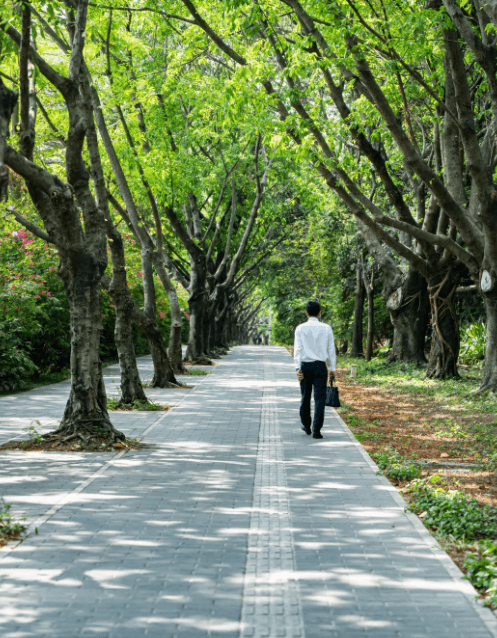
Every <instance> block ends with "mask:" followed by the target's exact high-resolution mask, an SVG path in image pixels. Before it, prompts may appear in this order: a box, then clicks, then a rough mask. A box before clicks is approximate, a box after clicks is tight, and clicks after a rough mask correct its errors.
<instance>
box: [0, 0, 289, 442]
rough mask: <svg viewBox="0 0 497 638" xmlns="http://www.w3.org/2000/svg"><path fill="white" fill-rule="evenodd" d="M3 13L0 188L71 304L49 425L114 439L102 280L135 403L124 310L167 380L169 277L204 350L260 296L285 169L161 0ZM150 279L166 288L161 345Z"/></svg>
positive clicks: (277, 232)
mask: <svg viewBox="0 0 497 638" xmlns="http://www.w3.org/2000/svg"><path fill="white" fill-rule="evenodd" d="M0 20H1V24H0V29H1V33H2V37H1V51H0V55H1V56H2V74H1V75H2V77H1V78H0V192H1V194H2V198H4V199H7V196H8V195H10V203H9V205H8V206H7V209H6V210H7V212H8V213H9V214H10V215H12V216H13V217H14V218H15V220H16V221H17V222H18V223H19V224H21V225H23V226H24V227H25V228H26V229H28V230H29V231H30V232H31V233H33V234H34V235H35V236H37V237H38V238H41V239H42V240H43V241H44V242H46V243H47V244H53V245H54V246H55V248H56V250H57V254H58V258H59V264H58V265H57V268H58V274H59V276H60V278H61V280H62V282H63V286H64V291H65V294H66V296H67V299H68V303H69V308H70V316H71V327H70V334H71V364H70V368H71V377H72V386H71V394H70V397H69V400H68V403H67V406H66V409H65V412H64V417H63V420H62V422H61V424H60V427H59V429H58V430H57V432H56V433H55V434H54V436H57V437H58V438H63V439H64V440H69V439H71V438H76V437H79V438H82V439H84V440H88V439H89V438H91V437H93V436H102V435H103V436H106V437H107V438H109V440H111V441H112V440H114V439H121V438H122V437H123V435H122V434H121V433H120V432H118V431H116V430H115V429H114V427H113V425H112V423H111V421H110V419H109V415H108V412H107V407H106V396H105V388H104V383H103V378H102V369H101V361H100V357H99V343H100V335H101V331H102V321H101V290H102V288H105V289H107V290H108V293H109V295H110V297H111V299H112V301H113V305H114V306H115V314H116V320H115V343H116V347H117V352H118V356H119V362H120V364H121V371H122V372H121V374H122V380H121V392H122V400H123V401H124V402H126V403H130V402H134V401H137V400H138V401H145V400H146V396H145V393H144V390H143V387H142V384H141V381H140V377H139V374H138V370H137V366H136V357H135V352H134V346H133V339H132V329H131V324H132V322H133V323H134V324H135V325H136V326H138V328H139V329H140V330H141V331H142V332H143V334H144V335H145V337H146V339H147V341H148V345H149V349H150V352H151V354H152V358H153V363H154V377H153V380H152V385H153V386H156V387H167V386H169V385H176V384H177V381H176V378H175V374H178V373H181V372H184V364H183V358H182V352H181V325H182V314H183V313H182V312H181V308H180V304H179V301H178V292H177V285H176V284H175V281H176V282H180V283H181V284H182V286H183V287H184V288H186V289H187V290H188V292H189V297H188V315H189V323H190V325H189V341H188V349H187V359H188V360H189V361H191V362H195V363H209V362H210V357H212V356H216V355H218V354H219V353H222V352H225V351H226V349H227V348H228V346H229V343H230V341H232V340H233V339H234V338H236V335H238V334H240V330H242V332H243V331H244V330H246V327H247V326H249V324H250V322H251V321H253V319H254V316H255V315H256V313H257V310H258V307H259V306H260V303H261V302H258V303H257V304H255V305H254V304H253V303H252V302H251V301H250V298H251V294H252V292H253V287H252V288H251V287H250V286H249V285H248V282H249V278H250V275H251V273H253V272H254V271H255V270H256V269H257V267H258V266H259V265H260V264H261V263H262V261H263V260H264V259H265V258H266V256H267V255H269V253H270V252H271V250H272V249H273V248H274V247H275V246H276V245H278V243H279V242H280V241H281V239H282V238H283V236H284V229H283V228H282V226H283V225H284V223H283V224H281V223H280V225H279V226H277V227H275V225H274V224H269V221H270V220H271V219H273V220H274V219H279V220H280V222H286V221H288V219H289V217H291V211H290V210H289V207H288V206H287V205H286V203H285V202H286V196H285V195H284V194H282V193H281V192H279V191H278V188H277V175H278V172H279V171H280V170H281V169H280V168H279V167H278V166H275V160H277V158H274V157H272V155H271V152H270V148H269V146H268V145H267V144H266V143H265V141H264V131H263V126H262V124H263V122H260V123H259V122H258V121H257V120H258V119H259V118H257V117H255V116H256V113H255V112H254V108H252V107H247V112H246V113H244V115H243V117H236V116H235V115H236V114H235V113H233V109H234V108H239V105H238V104H237V103H236V101H235V103H234V104H231V103H230V100H229V92H227V86H226V82H227V77H226V75H227V71H225V66H226V65H225V64H224V63H223V62H222V61H219V60H217V59H216V58H215V57H212V56H209V57H207V58H206V59H202V61H201V62H199V61H198V58H199V56H198V54H197V53H196V48H197V47H196V44H195V42H191V41H189V40H188V39H185V38H184V37H183V34H182V33H181V31H179V30H178V29H177V28H176V27H174V25H171V23H170V20H169V17H168V15H167V14H165V12H162V11H157V12H156V11H153V10H151V11H150V12H148V11H146V12H141V11H140V12H134V11H133V10H129V11H128V10H125V11H123V10H121V7H119V5H118V4H117V3H116V6H115V7H114V6H112V5H110V6H106V7H105V10H102V9H99V8H95V9H90V10H89V7H88V2H87V0H74V1H73V0H68V1H66V2H49V3H46V2H43V3H41V2H40V3H29V2H27V3H20V4H19V5H18V6H16V7H14V10H13V11H12V12H10V10H9V12H7V9H4V10H3V13H2V15H1V16H0ZM186 70H187V71H188V72H187V73H186ZM8 84H10V85H11V86H12V88H9V86H7V85H8ZM228 88H229V87H228ZM9 133H10V136H9ZM49 169H51V170H49ZM52 170H54V171H55V172H52ZM15 176H20V177H22V180H23V182H22V183H23V185H24V187H25V188H26V189H27V194H29V201H28V200H27V199H26V191H23V188H24V187H22V186H21V187H20V188H19V184H17V181H16V179H15ZM12 177H14V179H12ZM123 230H125V232H126V233H128V232H131V234H132V236H133V237H134V240H133V244H135V245H136V246H137V247H138V248H139V250H140V259H141V273H140V276H141V277H142V282H143V303H137V301H136V300H135V298H134V297H133V295H132V294H131V293H130V289H129V286H128V280H127V275H126V265H127V261H126V259H127V258H126V253H125V242H124V241H123V235H122V233H123ZM108 251H109V253H110V262H111V263H110V266H111V267H109V264H108ZM157 285H161V286H163V288H164V291H165V292H166V294H167V298H168V301H169V308H170V313H171V332H170V335H169V338H168V342H169V343H168V345H169V348H167V347H166V341H165V339H164V336H163V334H162V333H161V331H160V329H159V327H158V325H157V307H156V286H157Z"/></svg>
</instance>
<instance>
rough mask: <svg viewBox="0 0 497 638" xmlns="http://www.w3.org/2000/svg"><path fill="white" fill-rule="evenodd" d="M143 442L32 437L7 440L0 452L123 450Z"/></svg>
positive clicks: (140, 446)
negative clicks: (22, 439)
mask: <svg viewBox="0 0 497 638" xmlns="http://www.w3.org/2000/svg"><path fill="white" fill-rule="evenodd" d="M147 447H148V446H147V445H146V444H145V443H140V442H139V441H132V440H130V439H126V440H125V441H118V442H117V443H112V444H110V445H109V444H108V442H107V441H105V440H103V439H102V440H94V439H92V441H91V443H89V444H87V445H84V444H83V442H82V441H78V440H75V439H73V440H72V441H68V442H66V443H63V442H61V441H53V440H50V439H33V440H28V441H26V440H24V441H8V442H7V443H4V444H3V445H0V452H93V453H95V452H122V451H123V450H144V449H147Z"/></svg>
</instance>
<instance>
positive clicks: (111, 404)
mask: <svg viewBox="0 0 497 638" xmlns="http://www.w3.org/2000/svg"><path fill="white" fill-rule="evenodd" d="M107 409H108V410H113V411H117V412H122V411H125V412H130V411H132V410H138V411H140V412H160V411H163V412H167V410H170V409H171V406H170V405H167V403H166V405H161V404H160V403H154V402H153V401H146V402H144V401H135V402H134V403H121V402H120V400H119V399H118V398H117V397H107Z"/></svg>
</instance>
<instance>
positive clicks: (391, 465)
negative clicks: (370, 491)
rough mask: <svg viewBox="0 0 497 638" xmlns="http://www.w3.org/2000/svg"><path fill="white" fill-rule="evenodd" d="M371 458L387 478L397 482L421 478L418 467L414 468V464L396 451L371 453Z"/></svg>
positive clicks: (383, 450) (388, 449)
mask: <svg viewBox="0 0 497 638" xmlns="http://www.w3.org/2000/svg"><path fill="white" fill-rule="evenodd" d="M371 456H372V458H373V460H374V461H375V462H376V464H377V465H378V467H379V468H380V470H382V471H383V473H384V474H385V475H386V476H388V478H391V479H394V480H397V481H411V480H412V479H415V478H418V477H419V476H421V470H420V469H419V467H416V465H414V463H410V462H409V460H408V459H406V458H404V457H403V456H401V455H400V454H399V453H398V452H397V450H392V449H390V448H383V449H382V450H380V451H379V452H373V453H372V454H371Z"/></svg>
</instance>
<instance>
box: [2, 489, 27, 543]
mask: <svg viewBox="0 0 497 638" xmlns="http://www.w3.org/2000/svg"><path fill="white" fill-rule="evenodd" d="M9 510H10V504H9V503H5V501H4V500H3V499H2V498H0V538H2V537H3V538H16V537H17V536H19V534H20V533H21V532H23V531H24V529H25V527H24V525H22V524H21V523H14V522H13V521H12V515H11V514H10V512H9ZM21 520H25V518H22V519H21Z"/></svg>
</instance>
